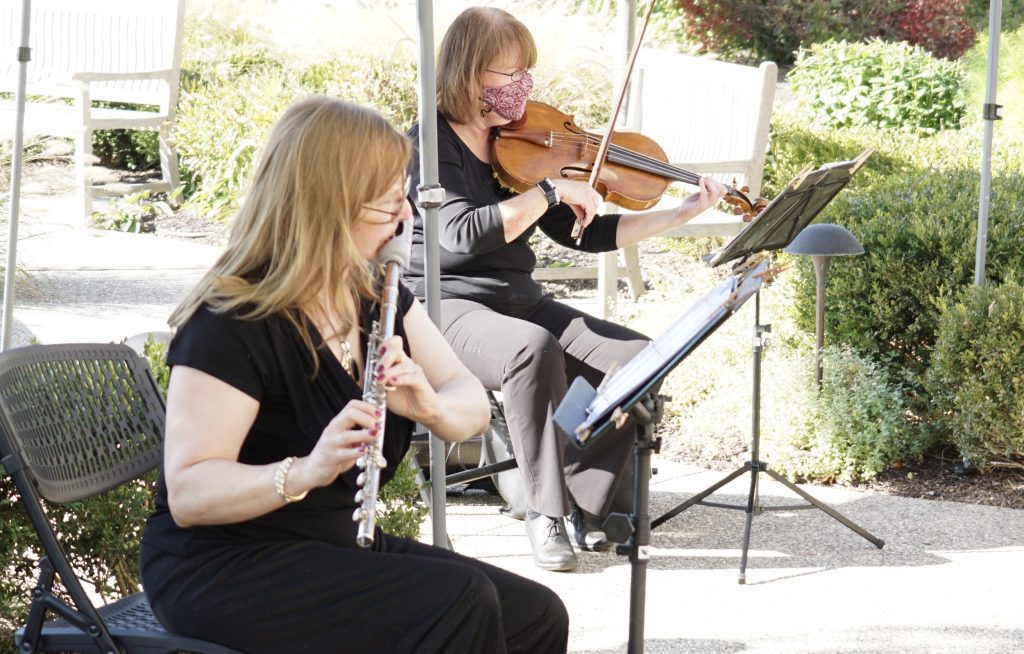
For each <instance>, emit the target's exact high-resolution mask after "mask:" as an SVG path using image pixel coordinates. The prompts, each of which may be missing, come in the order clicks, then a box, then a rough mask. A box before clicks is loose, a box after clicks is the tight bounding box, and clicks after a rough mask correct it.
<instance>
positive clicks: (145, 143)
mask: <svg viewBox="0 0 1024 654" xmlns="http://www.w3.org/2000/svg"><path fill="white" fill-rule="evenodd" d="M128 106H130V105H128ZM92 153H93V154H94V155H96V156H97V157H98V158H99V160H100V163H101V164H103V165H104V166H107V167H109V168H117V169H119V170H152V169H154V168H157V167H158V166H159V165H160V143H159V140H158V139H157V134H156V132H143V131H141V130H137V129H104V130H97V131H95V132H93V134H92Z"/></svg>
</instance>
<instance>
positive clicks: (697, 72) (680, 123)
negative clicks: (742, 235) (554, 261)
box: [598, 48, 778, 314]
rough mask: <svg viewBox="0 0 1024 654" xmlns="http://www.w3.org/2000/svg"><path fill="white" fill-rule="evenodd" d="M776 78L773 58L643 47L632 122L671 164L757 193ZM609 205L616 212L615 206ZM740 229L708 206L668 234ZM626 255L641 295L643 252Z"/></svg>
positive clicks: (665, 201)
mask: <svg viewBox="0 0 1024 654" xmlns="http://www.w3.org/2000/svg"><path fill="white" fill-rule="evenodd" d="M777 78H778V67H777V66H776V65H775V63H773V62H770V61H769V62H764V63H762V64H761V65H760V66H757V67H753V66H742V65H739V64H732V63H727V62H721V61H715V60H711V59H706V58H699V57H691V56H687V55H681V54H677V53H674V52H668V51H663V50H655V49H652V48H643V49H641V51H640V53H639V54H638V56H637V62H636V68H635V71H634V82H633V86H632V88H631V93H630V104H629V108H628V112H627V117H626V125H627V126H628V129H632V130H635V131H639V132H641V133H642V134H644V135H645V136H648V137H650V138H652V139H654V141H655V142H657V143H658V144H659V145H661V147H662V148H663V149H664V150H665V154H666V155H667V157H668V161H669V162H670V163H671V164H673V165H675V166H677V167H679V168H682V169H684V170H687V171H689V172H694V173H698V174H701V175H710V176H712V177H714V178H715V179H718V180H719V181H722V182H725V183H727V184H734V183H735V185H736V186H737V187H742V186H749V187H750V193H749V195H750V196H751V197H752V198H754V197H757V196H758V195H759V194H760V189H761V176H762V174H763V172H764V159H765V155H766V153H767V150H768V130H769V126H770V122H771V110H772V102H773V101H774V99H775V84H776V81H777ZM689 190H692V189H689ZM678 203H679V198H677V197H672V196H671V195H666V196H664V197H663V198H662V199H661V201H660V202H659V203H658V205H656V208H670V207H674V206H676V205H678ZM609 209H610V210H616V209H615V208H614V207H613V206H611V205H610V206H609ZM742 227H743V222H742V221H741V219H740V218H739V217H737V216H734V215H732V214H730V213H726V212H722V211H717V210H710V211H706V212H704V214H702V215H701V216H698V217H697V218H695V219H694V220H691V221H690V222H688V223H687V224H685V225H683V226H681V227H678V228H675V229H673V230H669V231H668V232H666V233H665V234H664V235H665V236H675V237H687V238H704V237H731V236H735V235H736V234H737V233H739V231H740V230H741V229H742ZM622 252H623V259H624V261H625V268H626V275H625V277H626V279H627V281H628V282H629V285H630V288H631V289H633V288H637V289H640V291H641V292H642V290H643V283H642V278H641V273H640V257H639V252H638V250H637V248H636V246H630V247H627V248H624V249H623V251H622ZM598 265H599V267H602V268H604V267H610V266H613V265H615V260H614V258H609V257H605V258H603V259H601V261H600V262H599V264H598ZM599 274H600V275H605V274H607V273H606V272H605V271H602V272H600V273H599ZM598 299H599V301H600V303H601V305H602V306H603V307H604V313H605V314H609V313H611V312H613V311H614V307H615V301H616V297H615V293H614V285H611V286H610V287H609V288H608V289H607V291H606V294H605V295H604V296H603V297H600V298H598Z"/></svg>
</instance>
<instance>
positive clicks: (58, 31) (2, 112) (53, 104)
mask: <svg viewBox="0 0 1024 654" xmlns="http://www.w3.org/2000/svg"><path fill="white" fill-rule="evenodd" d="M31 5H32V6H31V22H30V25H31V27H30V34H29V44H30V48H31V59H30V61H29V62H28V66H27V83H28V84H27V86H28V88H27V93H28V96H30V97H33V98H35V97H36V96H43V97H45V98H47V99H51V100H52V101H49V102H45V101H44V102H37V101H33V102H30V103H27V104H26V107H25V132H24V133H25V134H29V135H51V136H69V137H73V138H74V140H75V170H76V177H77V179H76V181H77V187H78V192H79V194H80V196H81V199H82V208H83V211H84V212H85V215H86V216H88V215H89V214H90V213H91V212H92V197H93V194H94V193H97V192H103V191H107V192H110V191H111V190H113V191H115V192H120V193H123V192H126V190H138V189H142V188H148V189H149V190H154V191H162V190H170V189H172V188H174V187H176V186H178V184H179V178H178V161H177V155H176V153H175V152H174V149H173V147H172V145H171V140H170V129H171V124H172V123H173V121H174V111H175V105H176V104H177V102H178V81H179V76H180V67H181V42H182V23H183V19H184V14H185V2H184V0H88V1H85V0H33V2H32V3H31ZM21 7H22V2H21V0H0V52H3V53H10V54H11V55H12V56H10V57H6V56H5V57H4V58H3V60H0V91H3V92H9V93H14V92H15V91H16V89H17V81H18V62H17V61H16V60H15V57H14V56H13V54H14V53H15V52H16V51H17V49H18V47H19V46H20V44H21ZM68 100H70V101H71V104H68V103H67V101H68ZM97 100H99V101H107V102H123V103H131V104H136V105H146V106H147V107H149V108H148V109H147V108H139V109H132V110H129V109H111V108H101V107H95V106H93V103H94V102H95V101H97ZM14 111H15V107H14V101H13V100H8V101H3V102H0V130H2V133H3V135H4V137H6V138H9V137H11V136H12V135H13V127H14ZM98 129H141V130H150V131H156V132H158V135H159V142H160V168H161V180H160V181H159V182H156V183H152V184H145V185H132V188H130V189H125V188H123V187H119V188H116V189H109V188H108V189H103V187H94V186H93V185H92V183H91V179H90V174H89V167H90V165H91V163H92V161H93V160H94V157H93V155H92V133H93V131H95V130H98Z"/></svg>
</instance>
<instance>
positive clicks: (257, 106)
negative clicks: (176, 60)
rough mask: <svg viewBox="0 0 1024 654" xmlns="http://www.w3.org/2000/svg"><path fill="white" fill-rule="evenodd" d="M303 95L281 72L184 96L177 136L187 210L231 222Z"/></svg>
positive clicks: (242, 78)
mask: <svg viewBox="0 0 1024 654" xmlns="http://www.w3.org/2000/svg"><path fill="white" fill-rule="evenodd" d="M300 92H301V91H300V89H299V86H298V83H297V80H296V79H295V76H294V75H293V74H290V73H288V72H287V71H283V70H280V69H277V68H269V69H261V70H260V71H259V72H258V73H253V74H246V75H242V76H238V77H232V78H227V79H224V80H218V81H211V82H210V83H208V84H206V85H202V86H199V87H197V88H195V89H194V90H192V91H186V92H183V93H182V96H181V101H180V102H179V104H178V119H177V121H176V122H175V126H174V134H175V140H176V141H177V144H178V154H179V155H180V160H181V177H182V181H183V182H184V183H185V185H186V191H185V194H186V197H187V200H186V201H185V206H186V207H188V208H190V209H193V210H195V211H196V212H197V213H199V214H201V215H205V216H207V217H209V218H211V219H215V220H226V219H227V218H229V217H230V216H231V215H232V214H233V213H234V211H235V210H236V209H237V207H238V202H239V200H240V197H241V194H242V192H243V190H244V189H245V185H246V183H247V181H248V177H249V173H250V171H251V170H252V166H253V162H254V160H255V158H256V156H257V152H258V150H259V148H260V147H262V145H263V143H264V141H266V138H267V136H268V134H269V133H270V129H271V127H272V126H273V124H274V122H275V121H276V120H277V119H278V117H279V116H280V115H281V112H283V111H284V110H285V108H287V107H288V105H289V104H291V102H292V101H293V100H294V99H295V98H296V97H297V96H298V95H299V93H300Z"/></svg>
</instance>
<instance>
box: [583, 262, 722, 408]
mask: <svg viewBox="0 0 1024 654" xmlns="http://www.w3.org/2000/svg"><path fill="white" fill-rule="evenodd" d="M738 283H739V282H738V278H737V277H729V278H727V279H725V280H723V281H722V282H721V283H720V284H718V286H716V287H715V288H714V289H712V290H711V292H709V293H707V294H706V295H705V296H704V297H702V298H700V299H699V300H697V301H696V302H695V303H694V304H693V305H692V306H690V307H689V308H688V309H687V310H686V311H684V312H683V314H682V316H681V317H680V318H679V319H678V320H676V322H675V323H674V324H673V325H672V326H671V327H670V328H669V329H668V330H667V331H666V332H665V333H664V334H662V335H661V336H659V337H658V338H656V339H655V340H653V341H651V342H650V343H649V344H648V345H647V347H646V348H644V349H643V350H641V351H640V353H639V354H637V355H636V356H635V357H633V358H632V359H631V360H630V361H629V363H628V364H627V365H626V366H625V367H623V368H620V369H619V370H618V371H616V372H615V373H613V374H612V376H611V377H609V378H608V379H607V380H605V382H604V383H602V384H601V386H600V387H599V388H598V389H597V395H596V396H595V397H594V399H593V400H592V401H591V403H590V406H589V407H588V408H587V416H588V417H587V420H586V423H584V424H585V426H591V425H592V424H593V421H596V420H597V419H598V418H600V417H601V416H603V415H605V414H606V413H607V412H608V411H610V410H611V409H613V408H615V407H616V406H618V405H619V404H621V403H622V401H623V400H624V399H625V398H626V397H628V396H629V394H630V393H632V392H633V391H635V390H636V389H637V388H638V387H640V386H642V385H643V384H644V383H645V382H646V381H647V380H648V379H650V378H651V377H653V376H654V375H656V374H657V373H658V371H659V370H661V368H662V367H663V366H664V365H665V362H666V361H668V360H669V359H671V358H672V357H674V356H675V355H676V354H677V353H678V352H680V351H681V350H682V349H683V348H684V347H686V345H687V344H688V343H690V342H691V341H692V340H693V339H695V338H697V337H698V336H700V334H701V333H702V331H703V330H704V329H706V328H707V325H709V324H712V323H713V322H714V321H715V320H716V319H717V318H719V317H720V316H721V315H722V314H723V313H725V312H727V311H729V310H730V306H731V304H730V302H729V299H730V297H731V296H732V295H733V293H734V292H735V290H736V288H737V285H738Z"/></svg>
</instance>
